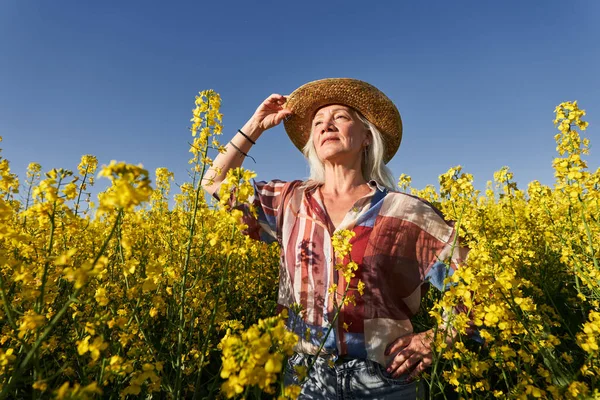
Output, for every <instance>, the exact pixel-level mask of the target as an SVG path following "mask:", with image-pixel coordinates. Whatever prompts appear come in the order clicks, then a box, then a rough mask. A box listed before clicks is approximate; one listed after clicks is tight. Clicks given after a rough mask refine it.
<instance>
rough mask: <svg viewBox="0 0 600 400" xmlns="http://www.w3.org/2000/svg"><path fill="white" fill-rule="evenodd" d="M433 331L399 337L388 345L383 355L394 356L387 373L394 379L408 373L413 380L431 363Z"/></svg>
mask: <svg viewBox="0 0 600 400" xmlns="http://www.w3.org/2000/svg"><path fill="white" fill-rule="evenodd" d="M432 345H433V330H429V331H425V332H421V333H411V334H409V335H406V336H401V337H399V338H398V339H396V340H394V341H393V342H392V343H390V344H389V345H388V347H387V349H386V350H385V355H386V356H387V355H390V354H394V358H392V360H391V361H390V363H389V364H388V368H387V372H388V373H389V374H391V375H392V377H394V378H398V377H399V376H401V375H404V374H406V373H409V379H415V378H416V377H417V376H419V375H420V374H421V373H422V372H423V371H425V370H426V369H427V368H429V366H431V364H432V362H433V350H432V349H431V347H432Z"/></svg>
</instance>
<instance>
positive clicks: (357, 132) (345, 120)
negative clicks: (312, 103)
mask: <svg viewBox="0 0 600 400" xmlns="http://www.w3.org/2000/svg"><path fill="white" fill-rule="evenodd" d="M311 136H312V140H313V143H314V146H315V149H316V151H317V155H318V156H319V159H320V160H321V161H323V162H325V161H329V162H335V163H347V162H348V161H352V160H356V159H357V158H358V157H360V156H361V152H362V151H363V148H364V147H365V146H368V145H369V131H368V130H367V129H366V128H365V126H364V125H363V123H362V122H361V121H360V120H359V119H358V117H357V116H356V114H355V113H354V112H353V110H352V109H351V108H350V107H348V106H344V105H341V104H332V105H328V106H325V107H322V108H320V109H318V110H317V112H316V114H315V116H314V118H313V120H312V133H311Z"/></svg>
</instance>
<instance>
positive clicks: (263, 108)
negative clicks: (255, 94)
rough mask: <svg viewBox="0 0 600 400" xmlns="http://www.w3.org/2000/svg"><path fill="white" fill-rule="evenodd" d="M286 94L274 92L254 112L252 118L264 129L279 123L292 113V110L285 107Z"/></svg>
mask: <svg viewBox="0 0 600 400" xmlns="http://www.w3.org/2000/svg"><path fill="white" fill-rule="evenodd" d="M286 100H287V99H286V96H283V95H280V94H276V93H273V94H272V95H270V96H269V97H267V99H266V100H265V101H263V102H262V103H261V105H260V106H258V108H257V109H256V111H255V112H254V115H253V116H252V118H251V120H252V121H253V122H254V124H255V125H256V127H257V128H258V129H260V130H262V131H265V130H267V129H270V128H272V127H274V126H276V125H279V123H281V121H282V120H283V119H284V118H285V117H287V116H289V115H291V114H292V111H291V110H288V109H287V108H284V107H283V105H284V104H285V102H286Z"/></svg>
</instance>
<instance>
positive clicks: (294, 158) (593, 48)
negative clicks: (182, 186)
mask: <svg viewBox="0 0 600 400" xmlns="http://www.w3.org/2000/svg"><path fill="white" fill-rule="evenodd" d="M599 11H600V2H599V1H596V0H589V1H571V2H564V1H546V0H545V1H495V2H492V1H458V0H456V1H428V2H416V1H410V2H409V1H388V2H384V1H370V2H354V1H339V2H325V1H318V2H314V1H292V2H289V1H264V2H242V1H238V2H230V1H220V2H207V1H178V2H176V1H174V2H158V1H75V0H71V1H60V0H58V1H44V0H38V1H33V0H31V1H22V0H3V1H2V2H0V136H3V137H4V141H3V143H2V144H1V145H0V146H2V148H3V149H4V150H3V152H2V155H3V156H4V157H5V158H8V159H9V160H10V161H11V167H12V169H13V171H14V172H16V173H17V174H19V176H23V175H24V171H25V168H26V166H27V164H28V163H29V162H32V161H37V162H39V163H41V164H42V166H43V169H44V170H45V171H47V170H49V169H51V168H53V167H63V168H69V169H75V168H76V166H77V164H78V162H79V159H80V156H81V155H83V154H88V153H91V154H94V155H96V156H97V157H98V159H99V162H100V164H108V163H109V162H110V160H111V159H116V160H119V161H127V162H130V163H136V164H137V163H142V164H143V165H144V166H145V167H146V168H148V169H149V170H150V171H151V173H152V175H153V172H154V169H155V168H156V167H161V166H164V167H167V168H169V169H170V170H172V171H173V172H175V177H176V181H177V182H179V183H181V182H183V181H185V180H186V179H187V173H186V169H187V167H188V164H187V160H188V158H189V154H188V142H189V141H190V134H189V131H188V127H189V126H190V123H189V119H190V117H191V110H192V108H193V106H194V104H193V103H194V96H195V95H196V94H197V92H198V91H201V90H205V89H214V90H216V91H217V92H219V93H220V94H221V96H222V99H223V104H222V112H223V114H224V132H225V133H224V137H223V139H224V140H227V139H228V138H230V137H231V136H232V135H233V134H234V133H235V131H236V130H237V128H239V127H241V126H242V125H243V124H244V123H245V122H246V120H247V119H248V118H250V116H251V115H252V114H253V112H254V110H255V109H256V107H257V106H258V105H259V104H260V103H261V102H262V101H263V100H264V98H266V97H267V96H268V95H270V94H271V93H280V94H289V93H290V92H292V91H293V90H294V89H295V88H297V87H298V86H300V85H302V84H303V83H306V82H308V81H312V80H315V79H321V78H326V77H353V78H358V79H362V80H365V81H367V82H370V83H372V84H373V85H375V86H377V87H378V88H380V89H381V90H382V91H383V92H384V93H386V94H387V95H388V97H390V98H391V99H392V100H393V101H394V103H395V104H396V105H397V106H398V108H399V110H400V113H401V115H402V118H403V122H404V138H403V142H402V145H401V148H400V150H399V151H398V153H397V154H396V156H395V158H394V159H393V160H392V161H391V162H390V164H389V166H390V168H391V169H392V171H393V172H394V175H395V176H398V175H400V174H401V173H406V174H409V175H411V176H412V177H413V183H414V185H415V186H416V187H423V186H425V185H426V184H429V183H433V184H437V177H438V175H439V174H441V173H443V172H445V171H446V170H447V169H448V168H449V167H451V166H454V165H457V164H460V165H463V166H464V168H465V170H466V171H468V172H471V173H473V174H474V175H475V180H476V186H477V187H480V188H483V187H484V186H485V182H486V181H487V180H489V179H491V178H492V174H493V172H494V171H496V170H498V169H499V168H500V167H502V166H503V165H508V166H509V167H510V168H511V169H512V170H513V172H514V173H515V176H516V179H517V181H518V182H519V186H520V187H522V188H524V187H525V186H526V184H527V183H528V182H529V181H531V180H533V179H538V180H540V181H541V182H542V183H545V184H551V183H552V182H553V175H552V174H553V172H552V169H551V162H552V159H553V157H555V155H556V153H555V150H554V148H555V143H554V139H553V135H554V133H555V132H556V131H555V128H554V126H553V125H552V120H553V113H552V112H553V110H554V107H555V106H556V105H557V104H558V103H560V102H562V101H567V100H578V101H579V102H580V104H581V105H582V107H583V108H585V109H586V110H587V111H588V121H589V122H590V129H589V130H588V131H587V132H588V135H589V136H590V138H591V140H592V147H593V149H592V155H591V156H590V157H589V158H588V160H589V166H590V168H591V169H593V170H595V169H596V168H597V167H598V166H599V164H600V163H599V160H600V156H599V154H600V151H598V149H597V148H598V146H600V137H598V134H597V133H598V132H599V130H598V125H599V124H598V122H599V121H600V79H599V76H598V71H600V48H599V47H600V23H599V21H600V12H599ZM251 155H252V156H254V157H255V158H256V159H257V161H258V163H257V164H253V163H252V161H251V160H247V162H246V163H245V166H246V167H248V168H251V169H254V170H255V171H257V173H258V176H259V178H260V179H272V178H280V179H285V180H287V179H295V178H302V177H305V176H306V175H307V169H306V164H305V162H304V159H303V158H302V156H301V154H300V153H299V152H298V151H297V150H296V149H295V147H294V146H293V145H292V144H291V142H290V141H289V140H288V139H287V135H286V134H285V131H284V129H283V126H282V125H280V126H278V127H276V128H273V129H272V130H270V131H267V132H265V134H264V135H263V136H262V137H261V140H260V142H259V143H258V145H257V146H255V148H253V150H252V152H251Z"/></svg>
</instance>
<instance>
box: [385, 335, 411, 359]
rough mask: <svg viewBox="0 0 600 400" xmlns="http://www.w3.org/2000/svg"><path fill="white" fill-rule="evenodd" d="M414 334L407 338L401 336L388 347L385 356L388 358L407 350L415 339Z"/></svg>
mask: <svg viewBox="0 0 600 400" xmlns="http://www.w3.org/2000/svg"><path fill="white" fill-rule="evenodd" d="M413 336H414V335H413V334H412V333H411V334H409V335H406V336H401V337H399V338H398V339H396V340H394V341H393V342H392V343H391V344H390V345H388V347H387V349H385V355H386V356H388V355H390V354H394V353H397V352H399V351H400V350H402V349H403V348H405V347H406V346H408V345H409V344H410V342H411V341H412V338H413Z"/></svg>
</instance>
